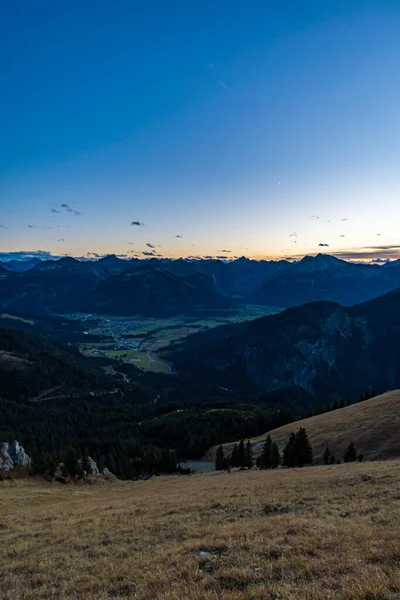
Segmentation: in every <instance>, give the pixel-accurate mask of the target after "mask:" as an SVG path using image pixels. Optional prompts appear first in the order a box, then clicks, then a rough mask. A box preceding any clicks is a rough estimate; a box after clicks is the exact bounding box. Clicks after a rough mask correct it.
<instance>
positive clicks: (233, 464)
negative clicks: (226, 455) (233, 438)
mask: <svg viewBox="0 0 400 600" xmlns="http://www.w3.org/2000/svg"><path fill="white" fill-rule="evenodd" d="M229 462H230V465H231V467H238V466H239V461H238V447H237V444H235V445H234V446H233V450H232V454H231V458H230V461H229Z"/></svg>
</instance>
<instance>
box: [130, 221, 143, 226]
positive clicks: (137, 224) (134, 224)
mask: <svg viewBox="0 0 400 600" xmlns="http://www.w3.org/2000/svg"><path fill="white" fill-rule="evenodd" d="M131 225H133V226H134V227H144V223H142V222H141V221H132V222H131Z"/></svg>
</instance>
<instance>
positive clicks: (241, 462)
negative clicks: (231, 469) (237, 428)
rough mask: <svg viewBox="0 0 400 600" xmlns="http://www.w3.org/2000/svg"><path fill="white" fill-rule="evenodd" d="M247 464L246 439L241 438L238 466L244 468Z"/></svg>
mask: <svg viewBox="0 0 400 600" xmlns="http://www.w3.org/2000/svg"><path fill="white" fill-rule="evenodd" d="M245 466H246V452H245V449H244V441H243V440H240V443H239V448H238V467H240V468H243V467H245Z"/></svg>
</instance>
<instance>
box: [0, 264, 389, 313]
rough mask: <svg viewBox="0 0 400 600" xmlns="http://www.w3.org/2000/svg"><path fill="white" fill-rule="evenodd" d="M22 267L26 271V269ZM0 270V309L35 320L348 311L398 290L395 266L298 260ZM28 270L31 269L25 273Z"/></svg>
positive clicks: (8, 266) (9, 267)
mask: <svg viewBox="0 0 400 600" xmlns="http://www.w3.org/2000/svg"><path fill="white" fill-rule="evenodd" d="M28 262H29V263H30V264H31V267H30V268H26V265H27V264H28ZM14 263H18V261H10V263H7V264H6V266H4V265H3V266H1V265H0V308H2V309H3V310H4V309H7V310H18V311H29V312H35V313H38V314H53V313H54V314H65V313H71V312H92V313H98V314H115V315H126V316H127V315H133V314H142V315H145V316H153V317H169V316H174V315H178V314H188V315H200V314H201V315H204V314H209V313H213V312H227V311H228V312H232V311H234V310H235V307H236V306H237V305H238V304H241V303H245V304H258V305H266V306H274V307H277V308H287V307H291V306H297V305H301V304H305V303H308V302H313V301H331V302H338V303H340V304H342V305H347V306H350V305H354V304H357V303H361V302H365V301H367V300H371V299H373V298H376V297H378V296H380V295H382V294H385V293H386V292H389V291H392V290H394V289H396V288H397V287H399V286H400V264H399V263H398V262H397V261H396V262H394V263H389V264H386V265H383V266H378V265H376V264H375V265H371V264H356V263H349V262H346V261H344V260H340V259H337V258H335V257H333V256H329V255H323V254H319V255H318V256H315V257H311V256H306V257H305V258H303V259H302V260H301V261H299V262H296V263H291V262H289V261H285V260H282V261H255V260H249V259H247V258H244V257H242V258H240V259H237V260H234V261H230V262H223V261H221V260H190V261H189V260H184V259H178V260H166V259H157V258H151V259H148V260H140V259H131V260H123V259H120V258H118V257H116V256H114V255H111V256H107V257H104V258H101V259H99V260H96V261H80V260H77V259H74V258H71V257H65V258H62V259H59V260H47V261H41V262H39V263H37V264H34V263H35V261H34V260H33V262H31V261H27V262H25V263H22V262H20V263H19V266H16V265H15V264H14ZM32 265H33V266H32Z"/></svg>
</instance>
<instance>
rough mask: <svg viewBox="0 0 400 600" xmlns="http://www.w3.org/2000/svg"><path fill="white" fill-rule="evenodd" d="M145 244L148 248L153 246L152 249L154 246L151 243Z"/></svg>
mask: <svg viewBox="0 0 400 600" xmlns="http://www.w3.org/2000/svg"><path fill="white" fill-rule="evenodd" d="M146 246H147V247H148V248H153V249H154V248H155V246H153V244H149V243H147V244H146Z"/></svg>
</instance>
